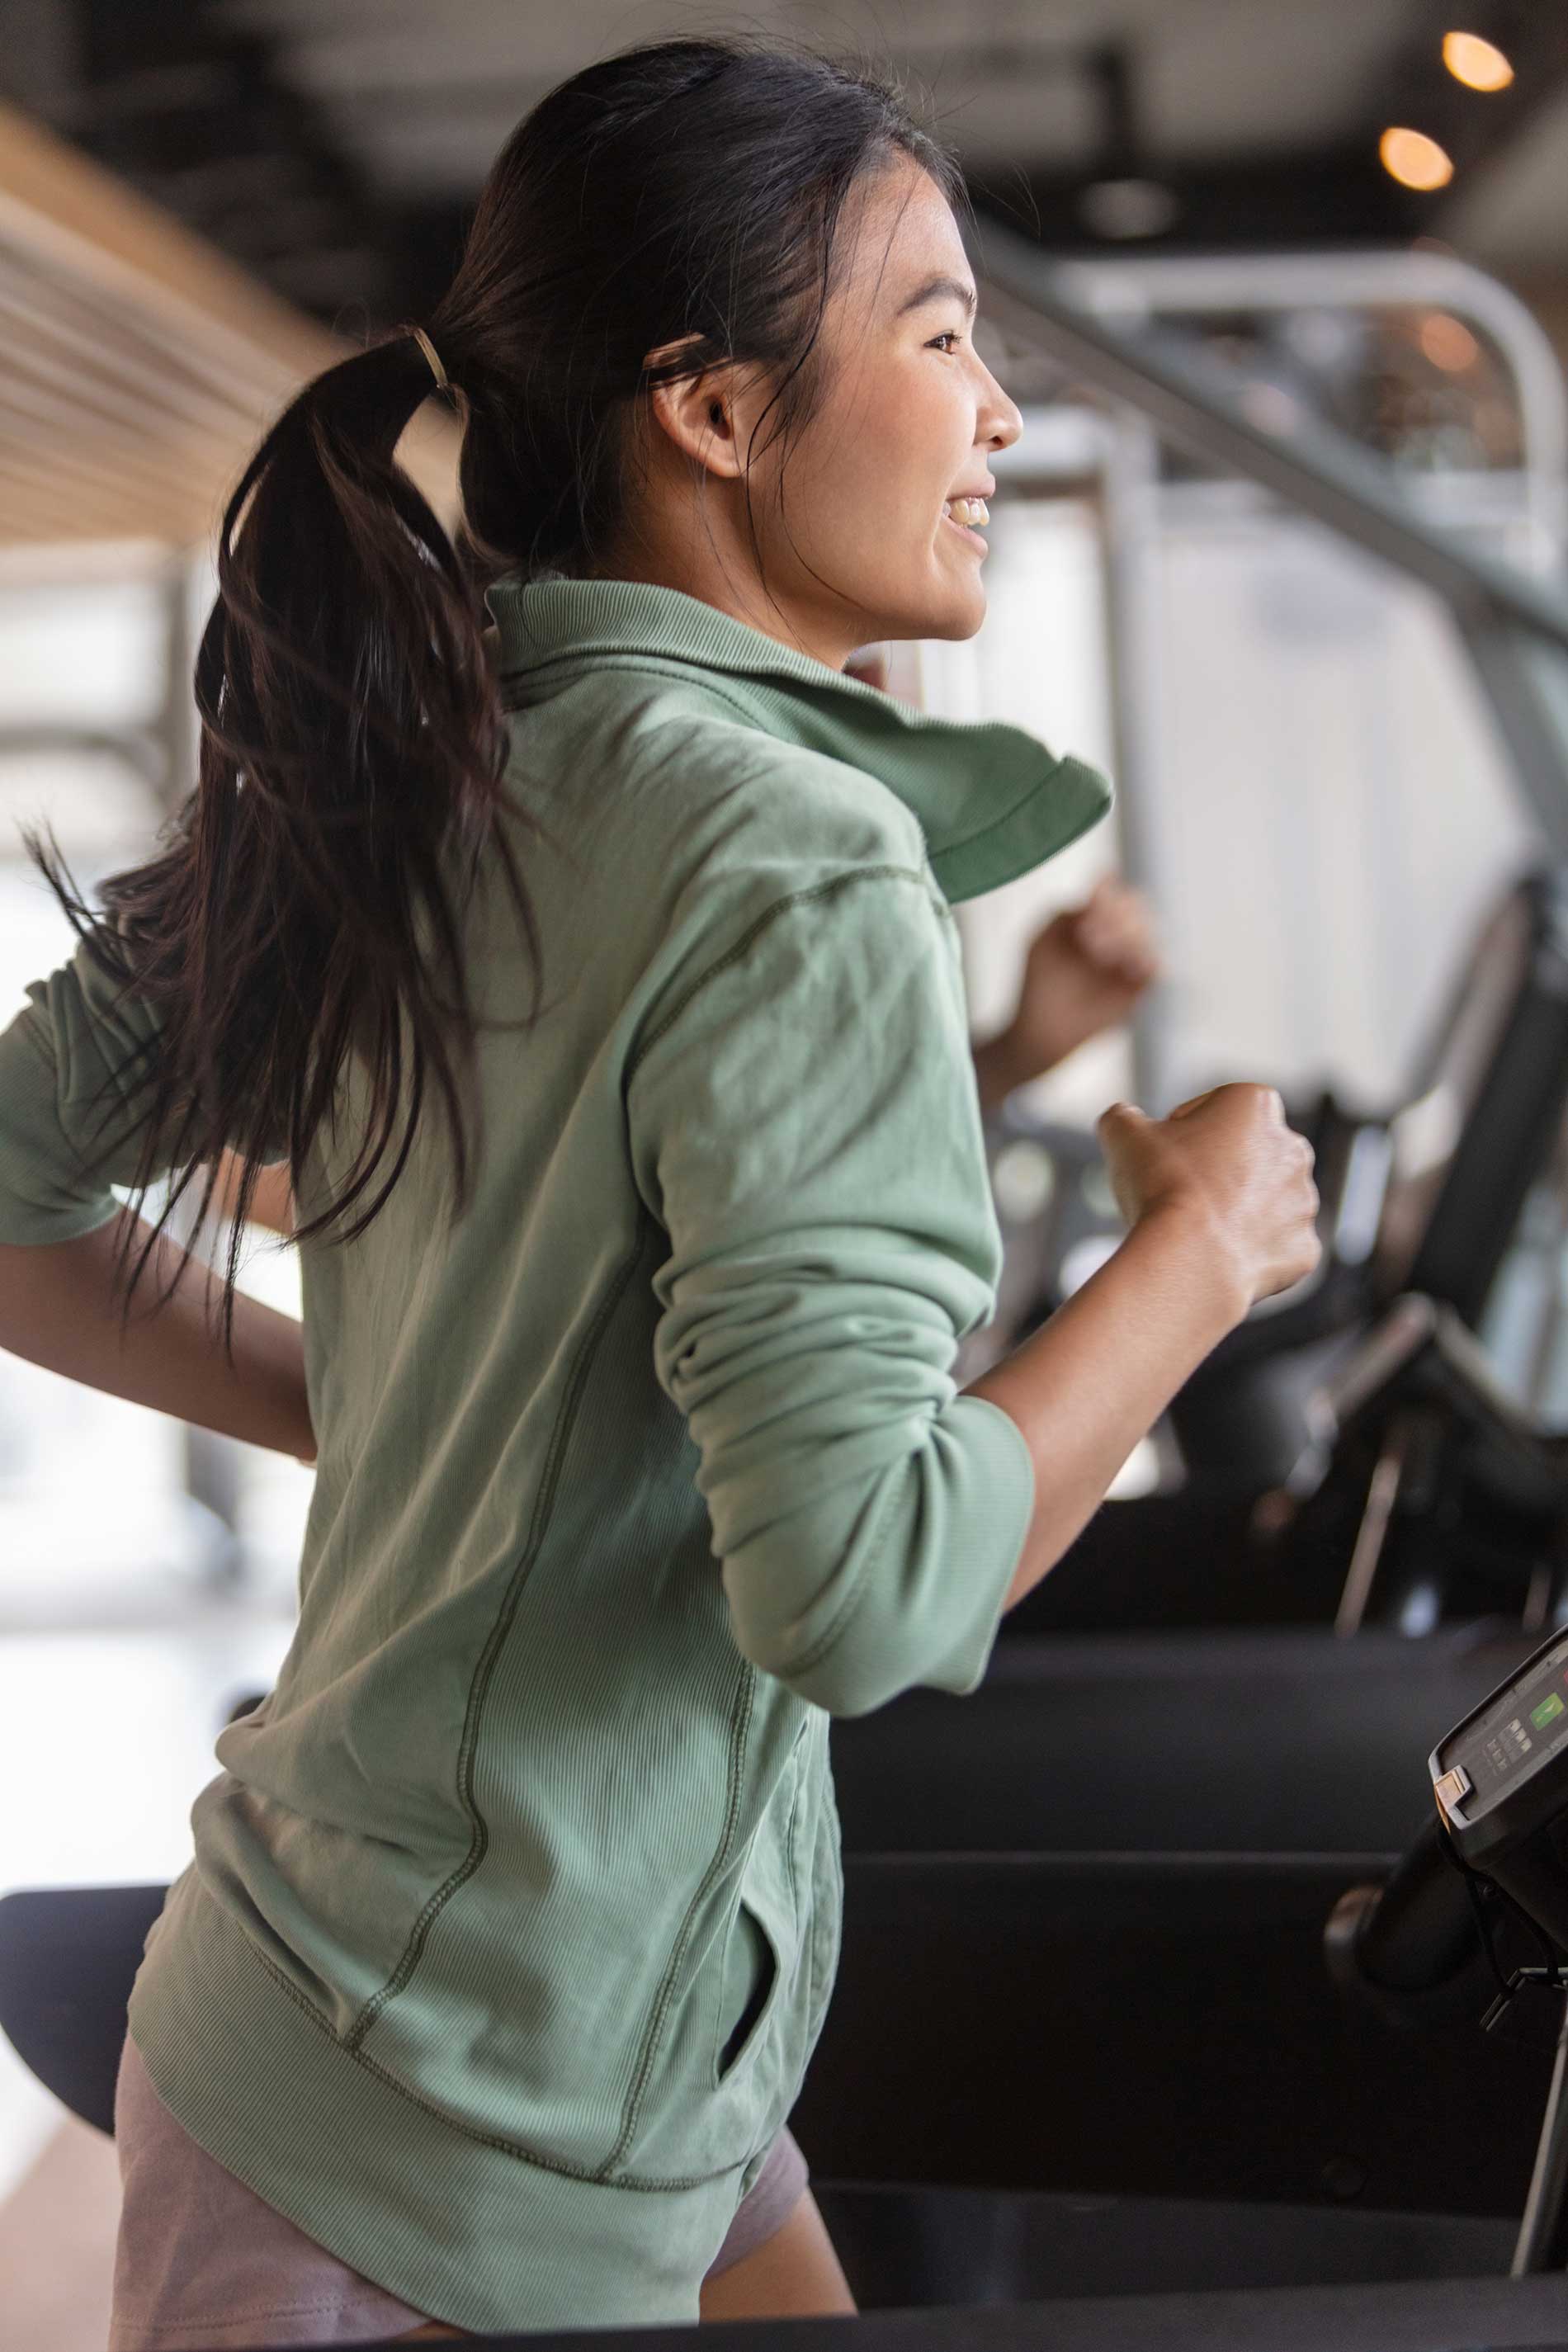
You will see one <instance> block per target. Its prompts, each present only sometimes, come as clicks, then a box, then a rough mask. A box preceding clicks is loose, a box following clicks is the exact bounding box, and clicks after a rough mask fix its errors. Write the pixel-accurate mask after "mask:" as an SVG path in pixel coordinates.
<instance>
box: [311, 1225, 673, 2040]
mask: <svg viewBox="0 0 1568 2352" xmlns="http://www.w3.org/2000/svg"><path fill="white" fill-rule="evenodd" d="M652 1230H653V1221H652V1219H651V1218H650V1216H649V1215H648V1213H647V1208H646V1206H639V1210H638V1216H637V1241H636V1243H635V1244H634V1246H633V1249H632V1252H631V1255H629V1257H628V1258H627V1260H626V1265H625V1266H624V1267H623V1268H622V1270H621V1272H620V1274H619V1275H618V1276H616V1280H615V1282H614V1283H613V1284H612V1285H611V1286H610V1289H609V1290H608V1291H607V1293H606V1294H605V1299H604V1302H603V1304H602V1306H601V1307H600V1309H599V1312H598V1314H597V1316H596V1317H595V1320H594V1321H593V1323H592V1324H591V1325H590V1326H589V1328H588V1330H587V1331H586V1332H585V1333H584V1339H583V1343H582V1347H581V1349H580V1350H579V1353H578V1358H577V1361H576V1363H575V1365H574V1367H573V1371H572V1377H571V1380H570V1381H569V1382H568V1384H567V1389H566V1393H565V1395H564V1396H563V1398H562V1401H561V1407H560V1411H559V1412H557V1414H556V1417H555V1427H554V1429H553V1431H552V1433H551V1441H550V1446H549V1450H548V1452H547V1454H546V1455H545V1462H544V1471H543V1475H542V1477H541V1479H540V1482H539V1492H538V1494H537V1496H535V1497H534V1507H533V1526H532V1528H531V1529H530V1531H529V1536H528V1540H527V1542H526V1544H525V1545H524V1547H523V1551H522V1556H521V1559H520V1560H519V1561H518V1564H517V1566H516V1568H515V1569H514V1570H513V1571H512V1574H511V1577H510V1580H509V1582H508V1584H507V1589H506V1591H505V1593H504V1594H503V1596H502V1599H501V1605H500V1609H499V1610H498V1612H497V1613H496V1618H495V1622H494V1623H493V1624H492V1625H491V1627H490V1631H489V1637H488V1639H487V1641H486V1643H485V1646H484V1648H483V1649H482V1650H481V1651H480V1653H479V1662H478V1664H476V1666H475V1668H474V1674H473V1679H472V1680H471V1682H470V1683H469V1685H468V1706H467V1708H466V1710H465V1715H464V1722H463V1736H462V1740H461V1743H460V1745H459V1748H458V1802H459V1803H460V1804H461V1806H462V1808H463V1810H464V1811H465V1812H466V1813H467V1814H468V1819H469V1821H470V1822H472V1824H473V1829H472V1834H471V1836H470V1838H469V1842H468V1853H466V1854H465V1856H464V1857H463V1860H462V1861H461V1862H460V1863H459V1864H458V1867H457V1869H456V1870H454V1871H453V1872H452V1873H451V1874H450V1875H449V1876H448V1877H447V1879H446V1880H445V1881H444V1882H443V1883H442V1885H440V1886H438V1887H437V1889H436V1891H435V1893H434V1894H433V1895H431V1896H430V1897H429V1899H428V1901H427V1902H426V1905H425V1907H424V1909H423V1910H422V1911H421V1912H420V1914H419V1916H418V1918H417V1919H416V1921H415V1923H414V1926H413V1927H412V1928H411V1929H410V1931H409V1935H408V1940H407V1942H406V1943H405V1946H404V1948H403V1954H402V1958H400V1959H399V1961H398V1963H397V1966H396V1968H395V1969H394V1970H393V1973H392V1975H391V1976H390V1977H389V1978H388V1979H387V1980H386V1982H385V1983H384V1985H383V1986H382V1988H381V1990H380V1991H379V1992H375V1993H373V1994H372V1995H371V1997H370V1999H369V2000H367V2001H366V2002H365V2004H364V2006H363V2009H362V2010H361V2011H360V2013H359V2015H358V2017H357V2018H355V2020H354V2021H353V2024H352V2025H351V2026H350V2027H349V2030H348V2032H347V2033H346V2034H345V2035H344V2036H343V2046H344V2048H345V2049H346V2050H348V2051H349V2052H350V2053H353V2054H357V2053H358V2051H359V2047H360V2044H361V2042H363V2040H364V2037H365V2035H366V2034H367V2033H368V2032H370V2029H371V2027H372V2026H373V2025H374V2023H375V2021H376V2019H377V2018H378V2017H379V2016H380V2015H381V2013H382V2011H383V2010H384V2009H385V2007H386V2006H387V2004H388V2002H389V2001H392V2000H395V1999H396V1998H397V1996H398V1994H399V1993H401V1992H403V1991H405V1990H406V1989H407V1986H408V1983H409V1980H410V1979H411V1978H412V1977H413V1974H414V1971H415V1969H416V1968H417V1967H418V1965H419V1961H420V1958H421V1957H422V1956H423V1953H424V1948H425V1943H426V1937H427V1936H428V1935H429V1932H430V1929H431V1927H433V1926H434V1924H435V1922H436V1920H437V1917H438V1916H439V1914H440V1913H441V1911H442V1910H443V1909H444V1908H445V1906H446V1905H447V1902H448V1901H449V1900H450V1898H451V1897H452V1896H453V1895H455V1894H456V1893H457V1891H458V1888H459V1887H460V1886H461V1885H464V1884H465V1882H466V1881H467V1880H468V1879H469V1878H471V1877H472V1876H473V1874H474V1873H475V1871H476V1870H477V1869H478V1868H479V1864H480V1863H481V1862H482V1861H483V1860H484V1857H485V1853H486V1850H487V1849H488V1847H489V1822H487V1821H486V1820H485V1817H484V1815H483V1814H482V1813H481V1812H480V1811H479V1806H478V1805H477V1804H476V1803H475V1801H474V1795H473V1766H474V1757H475V1754H476V1751H477V1749H478V1746H479V1728H480V1724H481V1721H482V1717H483V1712H484V1703H485V1700H486V1698H487V1697H488V1696H489V1686H490V1681H491V1678H492V1676H493V1675H494V1673H495V1668H496V1664H497V1661H498V1660H499V1658H500V1653H501V1649H502V1646H503V1644H504V1643H505V1641H506V1637H507V1634H508V1633H510V1630H511V1625H512V1621H513V1619H514V1618H515V1616H516V1614H517V1604H518V1601H520V1599H521V1594H522V1588H523V1586H524V1584H525V1583H526V1582H527V1580H528V1577H529V1574H530V1571H531V1570H532V1568H533V1565H534V1562H535V1561H536V1560H537V1559H538V1557H539V1554H540V1551H541V1549H542V1546H543V1542H544V1538H545V1535H546V1533H547V1532H548V1529H549V1525H550V1517H551V1513H552V1510H553V1508H554V1504H555V1489H556V1484H557V1481H558V1479H559V1477H560V1473H561V1465H562V1463H563V1460H564V1459H565V1454H566V1447H567V1444H568V1443H569V1442H570V1439H571V1434H572V1431H573V1429H574V1426H575V1423H576V1416H577V1410H578V1407H579V1405H580V1404H581V1402H582V1400H583V1393H584V1390H585V1389H586V1387H587V1384H588V1379H589V1375H590V1373H591V1372H592V1370H593V1366H594V1358H595V1353H596V1352H597V1349H598V1346H599V1342H600V1340H601V1339H603V1338H604V1335H605V1331H606V1330H607V1329H608V1328H609V1326H610V1322H611V1319H612V1318H613V1317H614V1315H615V1312H616V1308H617V1307H619V1305H620V1303H621V1299H622V1297H623V1296H624V1295H625V1292H626V1286H627V1285H628V1284H629V1282H630V1281H631V1278H632V1276H633V1275H634V1274H635V1273H636V1272H637V1266H638V1265H640V1263H641V1261H642V1255H643V1248H644V1245H645V1244H646V1242H647V1236H648V1234H649V1233H650V1232H651V1231H652Z"/></svg>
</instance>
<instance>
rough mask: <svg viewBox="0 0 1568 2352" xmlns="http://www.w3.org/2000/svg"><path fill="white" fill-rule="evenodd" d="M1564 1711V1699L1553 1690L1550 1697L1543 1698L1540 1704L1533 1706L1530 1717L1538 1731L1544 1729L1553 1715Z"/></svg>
mask: <svg viewBox="0 0 1568 2352" xmlns="http://www.w3.org/2000/svg"><path fill="white" fill-rule="evenodd" d="M1562 1712H1563V1701H1562V1699H1561V1698H1560V1697H1559V1696H1558V1694H1557V1693H1556V1692H1555V1691H1553V1692H1552V1696H1551V1697H1550V1698H1543V1699H1542V1702H1541V1705H1540V1706H1532V1707H1531V1710H1530V1719H1531V1723H1533V1724H1534V1726H1535V1727H1536V1729H1537V1731H1544V1730H1545V1728H1546V1727H1547V1725H1548V1724H1549V1723H1550V1722H1551V1721H1552V1717H1554V1716H1559V1715H1561V1714H1562Z"/></svg>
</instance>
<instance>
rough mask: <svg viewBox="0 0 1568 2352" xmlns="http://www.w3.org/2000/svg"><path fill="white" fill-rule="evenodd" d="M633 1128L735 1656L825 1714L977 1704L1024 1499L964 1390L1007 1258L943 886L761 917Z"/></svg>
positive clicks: (655, 1048) (690, 1014)
mask: <svg viewBox="0 0 1568 2352" xmlns="http://www.w3.org/2000/svg"><path fill="white" fill-rule="evenodd" d="M627 1107H628V1116H629V1119H630V1131H631V1141H632V1150H633V1155H634V1161H635V1164H636V1167H637V1176H638V1182H639V1186H640V1188H641V1189H642V1191H643V1194H644V1198H645V1199H646V1200H647V1202H648V1203H649V1205H650V1206H651V1207H652V1208H653V1209H654V1210H655V1212H656V1213H657V1214H658V1217H659V1219H660V1221H661V1223H662V1224H663V1225H664V1228H665V1230H666V1231H667V1233H668V1239H669V1254H668V1257H667V1258H666V1259H665V1261H664V1262H663V1264H662V1265H660V1266H659V1267H658V1271H657V1272H656V1275H655V1277H654V1286H655V1291H656V1294H657V1297H658V1303H659V1306H660V1308H661V1310H662V1312H661V1314H660V1318H659V1320H658V1325H657V1327H656V1331H655V1341H654V1348H655V1363H656V1370H657V1376H658V1381H659V1383H660V1385H661V1387H662V1388H663V1389H664V1391H665V1392H666V1393H667V1394H668V1396H669V1397H670V1399H671V1400H672V1401H673V1402H674V1403H675V1404H676V1405H678V1406H679V1410H680V1411H681V1412H682V1413H683V1414H684V1415H685V1416H686V1420H687V1423H688V1427H689V1431H690V1433H691V1436H692V1438H693V1440H694V1442H695V1444H696V1446H697V1448H698V1451H699V1454H700V1466H699V1469H698V1472H697V1483H698V1486H699V1487H700V1491H701V1493H702V1495H703V1496H704V1498H705V1500H706V1502H707V1505H708V1508H709V1512H710V1518H711V1523H712V1530H713V1549H714V1552H715V1554H716V1556H717V1558H718V1559H719V1560H720V1562H721V1573H722V1580H723V1585H724V1591H725V1594H726V1597H727V1600H728V1602H729V1607H730V1612H731V1623H732V1625H733V1629H734V1634H735V1639H736V1642H737V1643H738V1644H739V1646H740V1648H741V1649H742V1651H743V1652H744V1653H745V1654H746V1655H747V1656H748V1657H750V1658H751V1659H752V1661H753V1662H754V1663H755V1664H757V1665H759V1666H761V1667H763V1669H765V1670H766V1671H767V1672H768V1673H770V1674H772V1675H776V1676H777V1677H778V1678H779V1680H780V1681H782V1682H784V1683H786V1684H788V1685H790V1687H791V1688H792V1689H794V1690H795V1691H796V1692H797V1693H798V1694H799V1695H800V1696H802V1697H804V1698H806V1699H808V1700H811V1701H813V1702H815V1703H816V1705H818V1706H822V1707H825V1708H826V1709H827V1710H828V1712H830V1713H831V1714H835V1715H860V1714H865V1713H867V1712H868V1711H869V1710H870V1709H872V1708H874V1707H877V1706H881V1705H883V1704H884V1703H885V1702H886V1701H887V1700H889V1699H890V1698H892V1697H894V1696H897V1694H898V1693H899V1692H900V1691H902V1690H905V1689H908V1688H910V1686H911V1685H917V1684H924V1685H931V1686H933V1687H935V1688H938V1689H942V1690H948V1691H952V1692H954V1693H964V1692H968V1691H971V1690H973V1688H974V1687H975V1685H977V1684H978V1682H979V1681H980V1679H981V1676H982V1675H983V1674H984V1670H985V1665H986V1663H987V1660H988V1658H989V1656H990V1653H991V1649H992V1645H993V1643H994V1640H995V1635H996V1629H997V1625H998V1622H999V1621H1000V1617H1001V1613H1002V1604H1003V1601H1004V1600H1005V1596H1006V1592H1007V1588H1008V1586H1009V1585H1010V1583H1011V1581H1012V1578H1013V1574H1014V1570H1015V1569H1016V1566H1017V1562H1018V1559H1019V1556H1020V1553H1021V1551H1022V1549H1023V1543H1024V1538H1025V1536H1026V1532H1027V1529H1028V1526H1029V1522H1030V1519H1031V1517H1032V1516H1033V1511H1034V1501H1035V1475H1034V1464H1033V1459H1032V1456H1031V1454H1030V1453H1029V1450H1028V1447H1027V1445H1026V1443H1025V1440H1024V1436H1023V1433H1022V1432H1021V1431H1020V1430H1019V1429H1018V1427H1017V1425H1016V1423H1015V1422H1014V1421H1013V1420H1012V1419H1011V1418H1010V1417H1009V1415H1007V1414H1006V1413H1005V1412H1003V1411H1002V1410H1001V1409H1000V1407H999V1406H996V1405H994V1404H992V1403H991V1402H989V1401H988V1400H986V1399H984V1398H981V1397H973V1396H969V1395H966V1394H964V1393H962V1392H961V1391H959V1390H958V1388H957V1384H956V1382H955V1381H954V1380H953V1378H952V1363H953V1360H954V1358H955V1356H956V1354H957V1349H958V1342H959V1340H960V1339H961V1338H962V1337H963V1334H964V1333H965V1332H966V1331H968V1330H970V1329H972V1328H974V1327H975V1326H976V1325H977V1324H979V1323H980V1322H982V1321H983V1320H984V1318H985V1317H986V1316H987V1315H988V1314H989V1313H990V1311H991V1307H992V1305H993V1302H994V1286H995V1281H996V1277H997V1274H998V1272H999V1269H1000V1239H999V1234H998V1231H997V1225H996V1220H995V1213H994V1208H993V1205H992V1200H991V1192H990V1186H989V1182H988V1179H987V1171H986V1162H985V1153H984V1142H983V1139H982V1133H981V1125H980V1111H979V1103H978V1098H977V1095H976V1089H975V1081H974V1073H973V1062H972V1059H971V1054H970V1046H969V1036H968V1022H967V1015H966V1008H965V1003H964V993H963V972H962V967H961V963H960V958H959V949H958V942H957V937H956V931H955V927H954V925H953V921H952V915H951V912H950V911H949V909H948V908H947V907H946V905H945V903H944V902H943V901H942V899H941V898H940V896H939V894H938V893H937V892H936V890H935V887H934V885H933V884H932V882H931V877H929V875H926V874H922V873H921V871H919V870H916V869H913V868H910V869H903V868H899V867H895V866H873V867H870V868H867V869H861V870H857V871H853V872H850V873H847V874H844V875H841V876H838V877H833V878H831V879H829V880H827V881H826V882H819V883H817V884H816V886H814V887H811V888H807V889H802V890H799V891H796V892H793V893H789V894H786V895H785V896H784V897H782V898H779V899H778V900H777V901H776V902H775V903H773V904H772V905H771V906H769V907H768V908H765V909H764V910H763V911H762V912H761V913H760V914H759V915H758V916H757V917H756V919H754V920H752V921H751V922H750V923H749V924H748V925H747V927H746V928H745V929H744V931H743V932H742V935H741V936H740V937H739V938H738V939H736V940H734V941H733V942H732V943H731V945H730V946H729V947H728V949H727V950H725V951H724V952H723V953H722V954H720V955H718V956H717V957H715V958H714V960H713V961H711V962H710V963H709V964H707V966H706V967H705V969H703V970H702V971H700V974H698V975H696V976H695V977H694V979H693V980H692V982H691V984H690V985H689V987H688V988H687V989H686V990H685V992H684V993H682V994H681V995H680V996H679V1000H678V1002H677V1003H676V1004H675V1005H674V1007H673V1009H672V1010H670V1011H669V1012H668V1013H667V1015H666V1017H665V1018H664V1019H663V1020H662V1021H661V1022H660V1023H659V1024H658V1025H656V1026H655V1027H654V1028H653V1029H652V1031H651V1032H650V1034H649V1035H648V1036H647V1039H646V1040H645V1041H644V1044H643V1045H642V1047H641V1049H640V1051H639V1054H638V1056H637V1060H636V1062H635V1064H634V1065H633V1067H632V1069H631V1073H630V1076H629V1079H628V1085H627Z"/></svg>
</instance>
